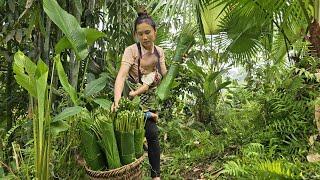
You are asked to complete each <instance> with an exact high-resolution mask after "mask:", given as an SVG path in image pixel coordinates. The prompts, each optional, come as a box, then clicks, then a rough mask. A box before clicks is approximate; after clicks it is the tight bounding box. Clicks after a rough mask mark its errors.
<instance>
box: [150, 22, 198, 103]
mask: <svg viewBox="0 0 320 180" xmlns="http://www.w3.org/2000/svg"><path fill="white" fill-rule="evenodd" d="M195 32H196V31H195V29H194V28H190V26H189V25H186V26H185V27H184V28H183V30H182V32H181V34H180V35H179V38H178V43H177V48H176V50H175V55H174V57H173V65H172V66H171V67H170V69H169V72H168V73H167V75H166V76H165V77H164V80H162V82H161V84H160V85H159V87H158V88H157V91H156V94H157V96H158V97H159V98H160V99H161V100H165V99H166V98H167V97H168V96H169V92H170V89H171V87H172V84H173V80H174V78H175V77H176V76H177V74H178V71H179V64H180V63H182V57H183V55H185V54H186V53H187V52H188V51H189V49H190V48H191V47H192V46H193V45H194V44H195V39H194V34H195Z"/></svg>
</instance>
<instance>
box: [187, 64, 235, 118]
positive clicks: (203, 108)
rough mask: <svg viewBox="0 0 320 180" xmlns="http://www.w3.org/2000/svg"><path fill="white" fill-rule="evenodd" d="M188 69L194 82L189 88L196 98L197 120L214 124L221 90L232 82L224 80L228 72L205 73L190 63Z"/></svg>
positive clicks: (209, 71) (211, 71) (210, 71)
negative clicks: (224, 74)
mask: <svg viewBox="0 0 320 180" xmlns="http://www.w3.org/2000/svg"><path fill="white" fill-rule="evenodd" d="M187 67H188V72H190V74H191V76H190V78H191V81H192V82H191V83H190V84H189V86H188V87H187V88H188V91H189V92H190V93H192V94H193V95H194V97H196V100H195V103H196V105H195V106H194V111H195V115H196V118H197V120H198V121H200V122H203V123H205V124H208V123H213V121H215V112H216V107H217V103H218V100H219V97H220V94H221V90H222V89H225V88H227V86H228V85H229V84H230V83H231V81H223V80H222V75H223V73H224V72H225V71H226V70H219V71H213V70H208V71H205V70H203V68H202V67H200V66H198V65H197V64H195V63H192V62H188V63H187Z"/></svg>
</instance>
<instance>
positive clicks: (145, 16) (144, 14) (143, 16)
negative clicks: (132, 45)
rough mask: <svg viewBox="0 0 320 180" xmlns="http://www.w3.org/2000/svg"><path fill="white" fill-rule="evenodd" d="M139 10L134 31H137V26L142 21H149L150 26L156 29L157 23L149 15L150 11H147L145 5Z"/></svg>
mask: <svg viewBox="0 0 320 180" xmlns="http://www.w3.org/2000/svg"><path fill="white" fill-rule="evenodd" d="M137 12H138V17H137V19H136V20H135V22H134V32H136V31H137V26H138V25H139V24H142V23H147V24H149V25H150V26H152V27H153V29H154V30H156V23H155V22H154V21H153V19H152V18H151V16H149V15H148V12H147V11H146V9H145V7H144V6H140V7H139V8H138V10H137Z"/></svg>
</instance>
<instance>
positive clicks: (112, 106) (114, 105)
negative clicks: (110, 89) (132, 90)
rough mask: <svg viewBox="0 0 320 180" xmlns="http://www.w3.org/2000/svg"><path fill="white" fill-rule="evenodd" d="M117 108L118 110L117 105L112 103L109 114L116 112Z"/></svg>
mask: <svg viewBox="0 0 320 180" xmlns="http://www.w3.org/2000/svg"><path fill="white" fill-rule="evenodd" d="M118 108H119V103H115V102H113V103H112V105H111V112H116V111H117V109H118Z"/></svg>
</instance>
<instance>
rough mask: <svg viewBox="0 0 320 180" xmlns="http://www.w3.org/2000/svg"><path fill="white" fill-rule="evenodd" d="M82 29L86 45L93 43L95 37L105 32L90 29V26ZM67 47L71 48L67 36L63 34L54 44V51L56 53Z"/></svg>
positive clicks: (97, 37) (101, 35) (102, 35)
mask: <svg viewBox="0 0 320 180" xmlns="http://www.w3.org/2000/svg"><path fill="white" fill-rule="evenodd" d="M83 31H84V33H85V35H86V39H87V43H88V46H91V45H93V43H94V42H95V41H96V40H97V39H99V38H101V37H104V36H105V34H104V33H103V32H100V31H98V30H96V29H92V28H83ZM68 48H72V45H71V43H70V41H69V40H68V38H67V37H65V36H64V37H62V38H61V39H60V40H59V42H58V43H57V44H56V46H55V51H56V53H57V54H60V53H61V52H62V51H64V50H65V49H68Z"/></svg>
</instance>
